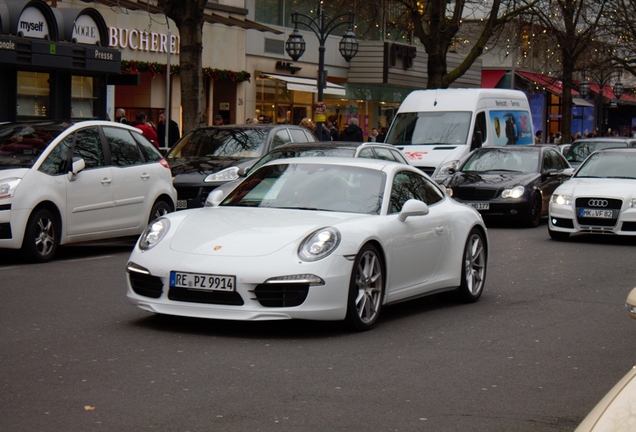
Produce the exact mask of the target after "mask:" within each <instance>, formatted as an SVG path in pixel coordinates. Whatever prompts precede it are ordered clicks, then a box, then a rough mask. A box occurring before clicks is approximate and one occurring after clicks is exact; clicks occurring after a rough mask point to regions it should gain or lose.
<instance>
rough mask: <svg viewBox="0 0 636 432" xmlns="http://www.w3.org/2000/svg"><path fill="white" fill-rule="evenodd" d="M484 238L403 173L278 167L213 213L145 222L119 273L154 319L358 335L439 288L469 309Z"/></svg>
mask: <svg viewBox="0 0 636 432" xmlns="http://www.w3.org/2000/svg"><path fill="white" fill-rule="evenodd" d="M214 193H215V192H213V194H214ZM218 195H219V199H220V197H221V196H222V195H223V192H221V191H218ZM212 201H214V200H212ZM487 239H488V237H487V233H486V227H485V226H484V223H483V221H482V219H481V216H480V215H479V213H478V212H477V211H475V210H474V209H472V208H470V207H468V206H466V205H463V204H460V203H458V202H456V201H454V200H453V199H452V198H450V197H448V196H447V195H446V194H445V193H444V191H443V190H442V189H441V188H440V187H439V186H438V185H437V184H435V183H434V182H433V181H431V179H430V178H428V177H427V176H426V175H425V174H423V173H422V172H421V171H420V170H418V169H417V168H414V167H412V166H409V165H405V164H398V163H397V162H390V161H385V160H373V159H354V158H335V157H333V158H332V157H308V158H305V157H301V158H294V159H281V160H275V161H271V162H269V163H267V164H266V165H263V166H262V167H260V168H259V169H257V170H256V171H255V172H253V173H252V174H250V176H249V177H248V178H247V179H245V181H243V182H242V183H241V184H240V185H238V186H237V187H236V188H235V189H234V190H233V191H232V192H230V194H229V195H228V196H227V197H226V198H224V199H223V200H222V201H221V202H220V204H219V205H217V206H213V207H204V208H200V209H192V210H186V211H180V212H176V213H171V214H168V215H166V216H164V217H161V218H159V219H157V220H156V221H154V222H153V223H152V224H150V225H149V226H148V228H147V229H146V231H145V232H144V233H143V234H142V235H141V236H140V238H139V241H138V243H137V245H136V247H135V248H134V250H133V252H132V254H131V256H130V260H129V262H128V265H127V273H128V275H127V276H128V277H127V280H128V294H127V295H128V299H129V300H130V301H131V302H132V303H133V304H134V305H136V306H138V307H140V308H141V309H144V310H147V311H150V312H154V313H159V314H168V315H180V316H188V317H199V318H215V319H228V320H282V319H295V318H298V319H310V320H347V321H348V323H349V324H351V326H352V328H353V329H356V330H367V329H369V328H371V327H372V326H373V324H374V323H375V322H376V320H377V318H378V316H379V314H380V311H381V308H382V306H383V305H386V304H389V303H394V302H399V301H403V300H406V299H409V298H414V297H420V296H422V295H426V294H433V293H437V292H441V291H455V292H456V293H457V295H458V297H459V298H461V299H462V300H464V301H467V302H475V301H477V300H478V299H479V297H480V296H481V294H482V291H483V288H484V283H485V278H486V265H487V253H488V241H487Z"/></svg>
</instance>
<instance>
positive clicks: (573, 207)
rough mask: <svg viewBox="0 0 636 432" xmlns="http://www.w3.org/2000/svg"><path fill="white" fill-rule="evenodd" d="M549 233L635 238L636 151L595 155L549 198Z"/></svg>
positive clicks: (563, 236)
mask: <svg viewBox="0 0 636 432" xmlns="http://www.w3.org/2000/svg"><path fill="white" fill-rule="evenodd" d="M548 232H549V234H550V237H552V238H553V239H555V240H565V239H567V238H568V237H569V235H570V234H574V233H594V234H619V235H626V236H635V235H636V149H635V148H608V149H603V150H598V151H596V152H595V153H592V154H591V155H590V156H589V157H588V158H587V159H585V162H583V163H582V164H581V166H580V167H579V168H578V169H577V170H576V172H575V173H574V176H572V178H571V179H570V180H568V181H566V182H565V183H563V184H562V185H561V186H559V187H558V188H557V189H556V190H555V191H554V193H553V194H552V198H551V199H550V209H549V218H548Z"/></svg>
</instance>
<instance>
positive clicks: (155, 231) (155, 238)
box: [139, 218, 170, 250]
mask: <svg viewBox="0 0 636 432" xmlns="http://www.w3.org/2000/svg"><path fill="white" fill-rule="evenodd" d="M168 230H170V221H169V220H168V219H166V218H159V219H155V220H154V221H153V222H152V223H151V224H150V225H148V226H147V227H146V229H145V230H144V232H143V233H142V234H141V237H139V249H141V250H148V249H152V248H153V247H155V246H156V245H157V243H159V242H160V241H161V240H162V239H163V238H164V237H165V236H166V234H167V233H168Z"/></svg>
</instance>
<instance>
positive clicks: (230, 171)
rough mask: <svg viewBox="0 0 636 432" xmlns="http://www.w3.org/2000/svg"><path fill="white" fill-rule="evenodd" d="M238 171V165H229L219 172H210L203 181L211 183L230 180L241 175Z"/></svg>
mask: <svg viewBox="0 0 636 432" xmlns="http://www.w3.org/2000/svg"><path fill="white" fill-rule="evenodd" d="M238 172H239V169H238V167H229V168H226V169H224V170H222V171H219V172H217V173H214V174H210V175H209V176H207V177H206V178H205V180H203V181H204V182H205V183H211V182H219V181H224V182H228V181H232V180H236V179H237V178H238V177H239V176H238Z"/></svg>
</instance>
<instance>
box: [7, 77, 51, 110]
mask: <svg viewBox="0 0 636 432" xmlns="http://www.w3.org/2000/svg"><path fill="white" fill-rule="evenodd" d="M50 93H51V90H50V88H49V74H47V73H40V72H22V71H18V89H17V106H16V113H17V116H18V119H20V118H33V117H45V118H46V117H48V116H49V107H50V102H51V99H50Z"/></svg>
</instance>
